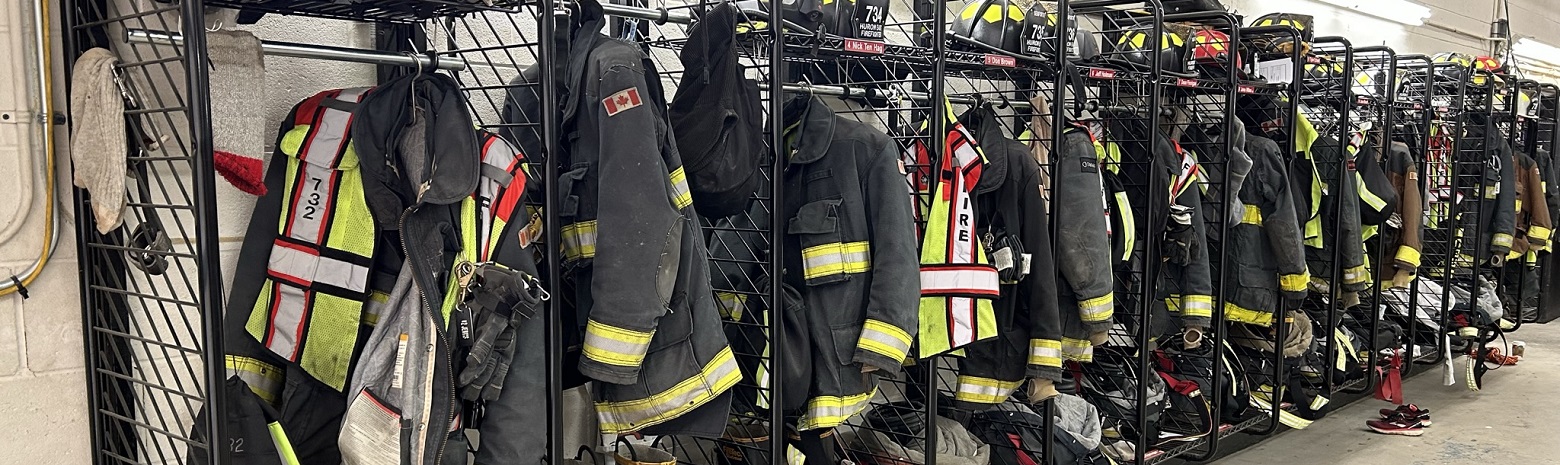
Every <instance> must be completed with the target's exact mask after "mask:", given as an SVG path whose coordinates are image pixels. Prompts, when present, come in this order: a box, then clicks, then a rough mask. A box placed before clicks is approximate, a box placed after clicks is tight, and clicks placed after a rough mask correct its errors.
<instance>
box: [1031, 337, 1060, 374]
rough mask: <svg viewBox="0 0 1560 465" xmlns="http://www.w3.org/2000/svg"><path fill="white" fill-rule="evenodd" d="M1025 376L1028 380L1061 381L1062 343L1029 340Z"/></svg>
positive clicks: (1052, 340) (1048, 340)
mask: <svg viewBox="0 0 1560 465" xmlns="http://www.w3.org/2000/svg"><path fill="white" fill-rule="evenodd" d="M1028 367H1029V368H1028V371H1027V374H1028V376H1029V377H1030V378H1045V379H1049V380H1052V381H1061V379H1062V341H1058V340H1055V339H1038V338H1037V339H1030V340H1029V362H1028Z"/></svg>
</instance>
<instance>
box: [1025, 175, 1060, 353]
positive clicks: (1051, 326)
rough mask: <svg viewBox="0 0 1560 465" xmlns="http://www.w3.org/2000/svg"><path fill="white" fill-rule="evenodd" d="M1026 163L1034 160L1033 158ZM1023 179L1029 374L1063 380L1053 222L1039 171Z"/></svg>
mask: <svg viewBox="0 0 1560 465" xmlns="http://www.w3.org/2000/svg"><path fill="white" fill-rule="evenodd" d="M1026 163H1031V164H1035V162H1034V161H1033V160H1026ZM1031 172H1032V173H1035V176H1032V177H1030V178H1029V179H1025V180H1022V181H1020V184H1019V185H1020V186H1026V187H1032V188H1034V189H1035V190H1034V191H1032V192H1023V193H1025V194H1029V195H1020V196H1019V198H1018V203H1019V210H1020V211H1021V212H1022V213H1023V215H1024V219H1023V231H1024V237H1023V238H1022V241H1023V244H1024V250H1025V251H1026V252H1028V253H1029V275H1028V276H1026V277H1024V284H1023V286H1022V289H1023V292H1024V293H1025V294H1023V297H1024V302H1025V303H1027V304H1028V305H1027V306H1028V308H1029V321H1030V322H1031V326H1030V328H1029V330H1030V332H1029V357H1028V366H1029V369H1028V370H1027V372H1028V373H1027V375H1028V376H1029V377H1031V378H1045V379H1049V380H1052V381H1061V380H1062V315H1061V308H1060V307H1059V305H1058V304H1057V300H1056V299H1057V292H1056V261H1055V258H1054V257H1053V256H1052V254H1051V225H1050V221H1049V218H1047V210H1046V204H1045V199H1044V198H1042V197H1041V196H1040V193H1041V192H1042V189H1043V188H1042V187H1041V184H1040V182H1041V181H1040V178H1039V173H1040V170H1038V169H1036V170H1033V171H1031Z"/></svg>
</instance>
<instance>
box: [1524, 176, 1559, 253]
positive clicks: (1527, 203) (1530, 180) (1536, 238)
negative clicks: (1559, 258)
mask: <svg viewBox="0 0 1560 465" xmlns="http://www.w3.org/2000/svg"><path fill="white" fill-rule="evenodd" d="M1523 157H1524V158H1526V156H1525V155H1524V156H1523ZM1527 161H1528V163H1526V164H1525V166H1524V171H1526V174H1525V175H1524V176H1522V180H1523V181H1524V182H1526V183H1527V185H1526V186H1524V189H1523V191H1522V192H1523V194H1524V196H1525V197H1527V198H1526V199H1523V200H1522V211H1524V212H1527V213H1528V218H1529V220H1528V229H1527V240H1528V244H1530V245H1532V247H1531V250H1540V249H1543V248H1544V247H1545V246H1547V245H1549V233H1550V232H1551V231H1552V230H1553V229H1552V228H1554V224H1553V223H1552V221H1553V218H1550V217H1549V204H1548V202H1546V201H1545V200H1544V187H1543V181H1542V179H1543V175H1542V174H1539V172H1538V164H1537V163H1536V162H1533V161H1532V159H1528V160H1527Z"/></svg>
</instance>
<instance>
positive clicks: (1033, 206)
mask: <svg viewBox="0 0 1560 465" xmlns="http://www.w3.org/2000/svg"><path fill="white" fill-rule="evenodd" d="M961 123H963V124H964V126H965V127H967V128H969V129H970V131H971V132H972V133H973V134H974V135H975V137H977V140H979V141H980V142H981V147H982V148H983V149H984V152H985V154H986V158H987V160H988V163H987V164H986V169H985V170H984V171H982V173H981V178H980V182H979V183H977V185H976V187H975V196H976V199H975V200H976V204H977V205H976V211H977V212H979V215H978V216H977V218H976V224H977V225H978V229H979V234H980V237H981V241H982V242H983V243H984V244H986V247H987V248H988V249H990V250H991V251H992V253H991V255H992V256H993V257H994V260H993V261H994V262H995V263H996V266H997V267H998V269H1000V270H1001V272H1002V277H1003V279H1002V296H1001V297H1000V298H998V299H997V301H996V304H995V308H996V327H997V332H998V335H997V337H995V338H992V339H987V340H984V341H980V342H976V343H974V344H971V345H969V346H968V348H967V349H966V350H965V357H963V358H961V359H960V360H959V376H958V387H957V389H956V392H955V393H954V399H955V400H956V401H957V402H959V403H960V404H961V405H962V406H963V408H968V409H974V410H984V409H985V408H989V407H991V406H993V405H996V404H1000V403H1002V402H1004V401H1006V400H1007V398H1008V396H1009V395H1011V394H1012V393H1013V391H1014V390H1015V389H1017V388H1018V386H1019V385H1020V384H1022V383H1023V381H1024V379H1025V378H1026V377H1037V378H1044V379H1049V380H1053V381H1060V380H1061V379H1062V342H1061V337H1062V326H1061V317H1060V314H1059V313H1058V309H1057V301H1056V299H1057V294H1056V286H1057V282H1056V267H1055V263H1054V262H1053V261H1052V257H1051V233H1050V225H1049V224H1048V223H1049V222H1048V218H1047V214H1046V212H1047V210H1046V205H1045V199H1044V198H1042V197H1041V196H1040V192H1041V187H1040V172H1041V170H1040V164H1039V162H1037V161H1035V159H1034V158H1033V157H1032V156H1031V155H1030V153H1029V149H1028V148H1027V147H1025V146H1024V144H1022V143H1020V142H1018V141H1015V140H1012V139H1010V138H1008V137H1007V135H1006V134H1004V132H1003V127H1002V122H1001V121H1000V120H999V117H998V116H997V114H996V113H995V112H994V111H992V110H990V109H989V108H984V107H982V108H977V109H975V110H972V111H970V112H969V113H967V114H966V115H965V116H964V117H963V118H962V119H961Z"/></svg>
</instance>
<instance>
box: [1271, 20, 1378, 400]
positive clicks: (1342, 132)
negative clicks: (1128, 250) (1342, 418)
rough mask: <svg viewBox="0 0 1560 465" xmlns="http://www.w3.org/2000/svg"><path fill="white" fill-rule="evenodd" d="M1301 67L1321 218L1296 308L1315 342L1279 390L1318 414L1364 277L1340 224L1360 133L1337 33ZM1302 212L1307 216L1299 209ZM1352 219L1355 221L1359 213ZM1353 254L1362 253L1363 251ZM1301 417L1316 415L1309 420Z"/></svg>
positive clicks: (1353, 243) (1333, 384) (1350, 195)
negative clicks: (1303, 296)
mask: <svg viewBox="0 0 1560 465" xmlns="http://www.w3.org/2000/svg"><path fill="white" fill-rule="evenodd" d="M1305 65H1306V67H1307V68H1306V72H1305V75H1304V79H1303V80H1302V81H1301V89H1300V95H1299V96H1297V100H1298V102H1299V109H1300V113H1301V115H1302V116H1304V117H1305V118H1306V119H1307V120H1308V121H1309V122H1310V123H1311V125H1312V126H1313V127H1315V129H1316V134H1317V136H1318V138H1317V139H1316V141H1315V142H1314V143H1313V144H1312V145H1311V147H1310V149H1309V150H1306V151H1305V152H1306V154H1307V158H1308V159H1309V162H1310V165H1311V166H1312V167H1313V169H1314V173H1315V176H1316V178H1315V182H1319V183H1321V186H1322V187H1320V189H1321V194H1322V195H1321V199H1320V203H1319V205H1317V206H1315V209H1316V213H1315V215H1319V216H1320V217H1321V229H1322V230H1321V231H1320V234H1321V237H1320V239H1309V238H1308V240H1310V241H1315V240H1319V241H1320V244H1321V246H1320V247H1318V246H1317V245H1316V244H1314V243H1310V242H1308V243H1307V247H1306V262H1307V267H1308V268H1309V269H1310V272H1311V278H1312V280H1311V291H1312V292H1311V296H1310V298H1309V299H1308V300H1307V302H1306V303H1305V305H1304V306H1303V307H1302V308H1303V309H1304V310H1305V311H1306V313H1307V315H1308V316H1309V317H1310V320H1311V326H1312V336H1313V337H1314V341H1315V342H1313V343H1312V345H1311V349H1309V350H1307V351H1306V353H1305V354H1304V355H1303V356H1300V357H1295V358H1294V361H1295V362H1297V363H1295V367H1294V368H1295V370H1296V373H1298V374H1297V375H1291V376H1298V377H1299V379H1300V382H1299V383H1298V386H1296V385H1291V386H1290V387H1288V388H1285V389H1282V391H1283V394H1284V395H1283V396H1280V397H1282V398H1283V399H1286V401H1287V402H1290V403H1293V404H1300V405H1305V404H1307V403H1309V405H1307V406H1308V407H1309V408H1310V409H1312V410H1318V411H1320V409H1321V408H1324V407H1325V401H1321V403H1318V402H1316V401H1313V399H1317V400H1320V399H1331V398H1332V397H1333V396H1334V394H1335V393H1336V392H1337V391H1338V388H1339V387H1340V385H1344V384H1345V383H1349V382H1350V381H1351V380H1350V379H1349V378H1348V377H1347V375H1346V374H1345V373H1343V368H1341V367H1342V365H1343V363H1342V359H1340V358H1339V356H1340V355H1342V354H1340V350H1341V349H1342V348H1341V347H1340V344H1339V342H1340V341H1339V338H1338V337H1337V331H1338V327H1339V322H1340V319H1341V314H1342V312H1345V311H1347V310H1348V308H1351V307H1352V306H1354V305H1358V298H1359V293H1360V291H1362V290H1364V289H1365V288H1366V282H1368V279H1366V278H1365V277H1364V276H1362V274H1363V272H1364V263H1363V260H1359V259H1356V258H1355V257H1352V256H1351V255H1352V254H1351V253H1350V252H1348V250H1349V249H1351V248H1353V249H1355V250H1358V251H1359V252H1363V242H1362V239H1361V238H1360V237H1358V236H1359V234H1360V232H1359V231H1356V230H1350V229H1348V228H1346V227H1345V226H1344V224H1345V223H1346V221H1344V220H1343V219H1342V218H1343V217H1345V216H1346V215H1348V214H1347V213H1345V212H1346V211H1348V210H1345V208H1348V207H1350V205H1349V204H1350V203H1353V204H1354V205H1358V204H1359V202H1360V199H1359V192H1358V187H1357V184H1355V182H1356V181H1355V178H1356V176H1358V171H1357V170H1356V169H1355V163H1356V162H1357V160H1356V155H1357V153H1356V151H1357V147H1358V146H1359V145H1360V144H1363V134H1362V133H1360V127H1359V126H1358V121H1357V120H1356V118H1354V115H1353V114H1352V112H1349V111H1347V110H1350V109H1351V107H1352V103H1353V102H1352V100H1353V89H1352V87H1351V85H1350V84H1351V83H1352V82H1353V76H1352V75H1351V74H1350V73H1349V72H1348V71H1349V70H1350V69H1352V68H1353V67H1354V51H1353V47H1352V46H1350V45H1349V44H1348V43H1347V41H1346V40H1343V39H1341V38H1331V39H1330V38H1317V39H1316V40H1315V41H1314V42H1313V45H1312V55H1310V56H1307V57H1306V61H1305ZM1297 137H1299V136H1298V134H1297ZM1301 149H1302V150H1304V148H1303V147H1301ZM1291 175H1293V172H1291ZM1345 183H1347V184H1345ZM1351 187H1352V188H1351ZM1313 189H1315V188H1313ZM1308 194H1311V195H1314V193H1308ZM1313 199H1314V198H1313ZM1301 216H1302V217H1305V216H1307V215H1306V214H1305V213H1302V214H1301ZM1350 219H1352V220H1354V221H1356V222H1357V221H1358V218H1350ZM1310 234H1312V232H1307V235H1308V236H1309V235H1310ZM1359 258H1360V259H1362V258H1363V253H1361V254H1360V257H1359ZM1297 388H1298V389H1297ZM1297 390H1299V391H1303V392H1296V391H1297ZM1300 405H1297V406H1296V407H1297V408H1296V412H1297V413H1303V412H1304V409H1302V408H1299V407H1300ZM1306 419H1308V420H1314V419H1315V417H1312V418H1306Z"/></svg>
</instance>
